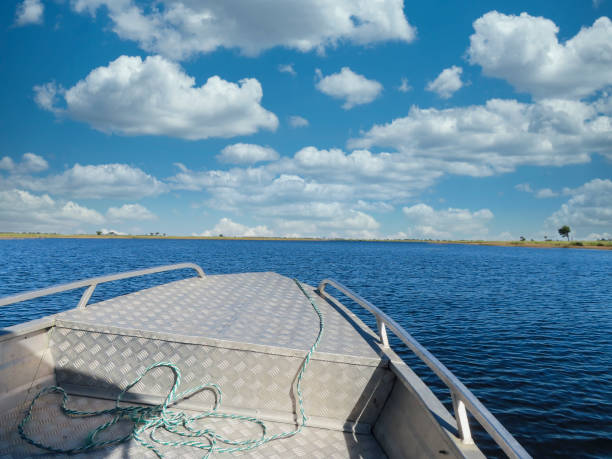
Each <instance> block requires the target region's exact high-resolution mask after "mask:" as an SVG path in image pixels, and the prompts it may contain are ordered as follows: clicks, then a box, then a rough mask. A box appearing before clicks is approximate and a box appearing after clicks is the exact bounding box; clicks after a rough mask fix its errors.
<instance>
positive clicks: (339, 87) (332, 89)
mask: <svg viewBox="0 0 612 459" xmlns="http://www.w3.org/2000/svg"><path fill="white" fill-rule="evenodd" d="M316 87H317V89H318V90H319V91H321V92H322V93H323V94H327V95H328V96H331V97H334V98H336V99H343V100H344V104H343V105H342V108H344V109H345V110H350V109H351V108H353V107H354V106H355V105H362V104H369V103H370V102H372V101H373V100H374V99H376V98H377V97H378V95H379V94H380V93H381V91H382V90H383V87H382V85H381V84H380V83H379V82H378V81H375V80H368V79H367V78H366V77H364V76H363V75H358V74H357V73H355V72H353V71H352V70H351V69H350V68H348V67H342V70H340V72H339V73H334V74H332V75H328V76H326V77H323V78H321V80H320V81H318V82H317V84H316Z"/></svg>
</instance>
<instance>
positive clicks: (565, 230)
mask: <svg viewBox="0 0 612 459" xmlns="http://www.w3.org/2000/svg"><path fill="white" fill-rule="evenodd" d="M571 231H572V230H571V229H570V227H569V226H567V225H563V226H562V227H561V228H559V234H560V235H561V237H566V238H567V241H568V242H569V234H570V232H571Z"/></svg>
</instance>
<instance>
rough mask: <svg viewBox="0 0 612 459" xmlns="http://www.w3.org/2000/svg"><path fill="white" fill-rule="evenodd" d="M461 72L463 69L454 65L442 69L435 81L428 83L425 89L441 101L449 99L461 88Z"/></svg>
mask: <svg viewBox="0 0 612 459" xmlns="http://www.w3.org/2000/svg"><path fill="white" fill-rule="evenodd" d="M462 72H463V69H462V68H461V67H457V66H456V65H453V66H452V67H449V68H447V69H444V70H442V73H440V75H438V77H437V78H436V79H435V80H433V81H431V82H429V84H428V85H427V88H426V89H427V90H428V91H431V92H435V93H436V94H438V96H440V97H441V98H442V99H449V98H450V97H451V96H452V95H453V94H455V92H457V91H458V90H459V89H461V87H462V86H463V81H461V73H462Z"/></svg>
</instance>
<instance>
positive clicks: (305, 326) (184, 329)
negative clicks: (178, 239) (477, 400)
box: [0, 273, 483, 458]
mask: <svg viewBox="0 0 612 459" xmlns="http://www.w3.org/2000/svg"><path fill="white" fill-rule="evenodd" d="M84 285H85V284H84ZM304 287H305V288H306V292H307V295H308V296H309V297H310V298H311V299H312V300H313V301H314V302H315V304H316V305H317V307H318V308H319V309H320V311H321V313H322V316H323V318H324V323H325V330H324V333H323V337H322V339H321V342H320V343H319V346H318V347H317V350H316V352H315V353H314V354H313V355H312V358H311V359H310V362H309V366H308V368H307V370H306V372H305V374H304V378H303V381H302V390H303V397H304V409H305V412H306V416H307V417H308V422H307V427H305V428H304V430H303V431H302V432H300V433H299V434H296V435H294V436H291V437H289V438H284V439H278V440H273V441H271V442H269V443H266V444H264V445H262V446H260V447H257V448H255V449H252V450H249V451H243V452H235V453H232V454H231V455H235V456H241V457H254V458H255V457H257V458H260V457H261V458H263V457H279V458H281V457H282V458H287V457H321V458H323V457H332V458H379V457H391V458H403V457H483V456H482V454H481V453H480V451H479V449H478V448H477V447H476V446H475V445H474V444H472V443H470V442H469V441H468V442H462V441H461V439H460V438H459V434H458V431H457V424H456V422H455V419H454V418H453V417H452V416H451V415H450V414H449V413H448V411H447V410H446V409H445V408H444V407H443V406H442V404H441V403H440V402H439V401H438V399H437V398H436V397H435V396H434V395H433V393H431V391H430V390H429V389H428V388H427V387H426V386H425V385H424V384H423V382H422V381H421V380H420V379H419V378H418V377H417V376H416V375H415V374H414V373H413V372H412V371H411V370H410V369H409V368H408V367H407V366H406V365H405V364H404V363H403V362H401V360H400V359H399V358H398V357H397V356H396V355H395V354H394V353H393V351H391V350H390V349H389V348H388V347H387V346H385V345H384V344H385V343H384V342H381V340H380V337H379V336H378V335H377V334H376V333H374V332H373V331H372V330H371V329H369V328H368V327H367V326H366V325H364V324H363V323H362V322H361V321H360V320H359V319H358V318H357V317H356V316H355V315H354V314H352V313H351V312H350V311H349V310H348V309H346V308H345V307H344V306H343V305H342V304H341V303H339V302H338V301H327V300H326V299H324V298H323V297H322V296H321V295H320V294H319V293H320V292H318V291H316V290H314V289H313V288H312V287H309V286H304ZM91 291H93V289H91ZM0 300H1V299H0ZM0 305H1V304H0ZM7 331H8V333H7V334H6V335H4V336H2V335H0V346H1V347H0V349H2V351H3V353H2V354H0V357H1V360H0V409H3V410H4V412H5V413H6V414H5V415H4V416H3V417H2V418H0V458H4V457H11V458H12V457H40V455H41V454H45V452H44V451H42V450H40V449H38V448H36V447H34V446H31V445H29V444H27V443H25V442H24V441H23V440H22V439H21V438H20V436H19V434H18V432H17V425H18V423H19V422H20V421H21V419H22V418H23V415H24V412H25V410H26V409H27V407H28V405H29V400H31V399H32V397H33V396H34V395H35V394H36V393H37V392H38V390H39V389H40V388H41V387H42V386H45V385H50V384H56V385H59V386H62V387H63V388H65V389H66V390H67V392H68V393H69V394H70V395H71V398H70V400H69V403H68V407H69V408H75V409H82V410H99V409H104V408H110V407H112V406H113V405H114V400H115V399H116V397H117V395H118V394H119V393H120V392H121V391H122V389H123V388H125V387H126V386H128V385H129V384H130V383H131V382H132V381H134V380H135V379H136V378H137V377H138V376H139V375H140V374H142V373H143V372H144V371H145V369H146V368H148V367H149V366H150V365H152V364H154V363H156V362H172V363H174V364H176V365H177V366H178V367H179V369H180V370H181V373H182V379H181V386H180V390H185V389H188V388H190V387H194V386H197V385H199V384H202V383H211V382H214V383H216V384H218V385H219V386H220V387H221V389H222V390H223V403H222V405H221V407H220V408H219V411H220V412H227V413H236V414H239V415H246V416H254V417H257V418H259V419H262V420H264V421H265V422H266V424H267V425H268V427H269V429H270V431H269V433H268V434H269V435H270V434H274V433H280V432H286V431H291V430H293V429H295V428H296V425H298V424H299V421H300V417H299V415H298V414H297V413H299V409H298V402H297V396H296V383H297V376H298V372H299V370H300V367H301V365H302V363H303V361H304V358H305V356H306V354H307V352H308V351H309V349H310V347H311V346H312V344H313V342H314V341H315V339H316V337H317V334H318V331H319V318H318V316H317V314H316V313H315V311H314V310H313V307H312V305H311V303H310V299H309V298H308V297H307V296H306V295H305V294H304V293H303V292H302V291H301V290H300V288H299V287H298V286H297V284H296V283H295V282H294V281H293V280H292V279H289V278H287V277H284V276H281V275H278V274H275V273H245V274H229V275H209V276H204V277H195V278H189V279H185V280H181V281H176V282H172V283H169V284H164V285H160V286H157V287H153V288H149V289H146V290H142V291H138V292H135V293H131V294H128V295H124V296H120V297H117V298H113V299H110V300H107V301H103V302H100V303H96V304H91V305H89V306H87V308H79V309H73V310H69V311H66V312H63V313H60V314H57V315H55V316H52V317H50V318H47V319H44V320H43V321H42V322H41V321H34V322H32V323H30V324H23V325H19V326H15V327H10V328H9V329H7ZM385 338H386V336H385ZM383 341H384V340H383ZM166 370H167V369H162V368H155V369H153V370H152V371H151V372H150V373H149V374H147V376H145V377H144V378H143V379H142V380H141V381H140V382H139V383H138V384H136V385H135V386H134V387H133V388H132V389H131V390H130V391H129V392H128V393H127V394H126V396H125V397H124V400H125V401H126V402H130V403H134V404H143V405H148V404H159V403H161V401H162V400H163V399H164V398H165V397H166V395H167V394H168V392H169V390H170V388H171V387H172V383H173V376H172V374H171V373H170V372H169V371H166ZM60 398H61V397H59V395H57V394H51V395H47V396H45V397H44V399H40V401H39V402H40V403H37V404H36V405H35V407H34V410H33V416H32V420H31V423H30V424H28V426H27V432H28V434H29V435H30V436H31V437H33V438H37V439H39V440H40V441H42V442H43V443H46V444H53V445H56V446H57V447H60V448H63V449H65V448H71V447H74V446H76V445H77V444H78V443H79V442H82V441H83V439H84V438H85V437H86V435H87V432H89V431H90V430H91V429H92V428H95V427H96V426H97V425H100V424H101V423H102V422H104V419H103V417H98V418H86V419H85V420H83V419H78V420H75V419H71V418H68V417H66V416H64V415H63V414H61V413H60V411H59V402H60ZM214 403H215V396H214V394H213V393H212V392H210V391H202V392H199V393H197V394H194V395H193V396H190V397H188V398H186V399H184V400H182V401H180V402H179V403H178V404H177V405H176V409H180V410H184V411H185V412H186V413H187V414H195V413H198V412H202V411H207V410H209V409H210V408H211V406H213V404H214ZM173 408H174V407H173ZM203 421H204V420H202V421H198V422H203ZM205 421H206V423H207V424H206V425H207V426H209V425H210V424H211V423H212V424H213V425H214V427H215V429H216V430H217V431H218V432H220V433H222V434H223V435H225V436H226V437H228V438H232V439H244V438H253V437H255V438H257V436H258V433H259V432H258V429H259V427H258V426H254V425H253V424H248V423H246V424H245V423H243V422H239V421H236V420H232V419H206V420H205ZM197 427H198V428H199V427H200V426H199V424H198V425H197ZM114 429H118V430H113V432H112V433H113V436H116V434H117V432H118V431H121V429H128V426H127V423H126V425H123V424H121V423H120V424H119V425H118V426H115V427H114ZM126 432H127V430H126ZM168 440H169V438H168ZM161 452H162V453H163V454H164V455H165V456H166V457H202V456H203V455H204V454H203V451H202V450H199V449H196V448H190V447H181V448H176V447H166V446H164V447H161ZM81 455H83V456H87V457H155V454H154V453H153V452H152V451H149V450H147V449H145V448H144V447H143V446H142V445H140V444H138V443H137V442H136V441H135V440H134V439H132V440H129V441H128V442H125V443H122V444H120V445H116V446H112V447H107V448H103V449H96V450H92V451H90V452H88V453H82V454H81ZM78 456H80V455H78ZM213 456H214V457H217V456H218V457H223V456H227V457H229V456H230V455H229V454H225V453H215V454H214V455H213Z"/></svg>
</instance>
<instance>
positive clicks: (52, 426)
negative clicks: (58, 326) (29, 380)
mask: <svg viewBox="0 0 612 459" xmlns="http://www.w3.org/2000/svg"><path fill="white" fill-rule="evenodd" d="M59 405H60V396H59V395H58V394H50V395H48V396H46V397H44V398H42V399H40V400H39V403H37V405H36V406H35V408H34V411H33V416H32V421H31V423H30V424H29V426H28V428H27V432H28V434H30V435H31V436H32V437H34V438H36V439H37V440H39V441H42V442H44V443H47V444H51V445H54V446H57V447H61V448H64V449H66V448H72V447H76V446H78V445H79V444H81V443H82V441H83V439H84V438H85V437H86V435H87V433H88V432H89V431H91V430H92V429H94V428H95V427H97V426H98V425H100V424H102V422H104V421H106V420H109V419H110V416H99V417H95V418H79V419H76V420H75V419H71V418H68V417H66V416H65V415H64V414H63V413H61V411H60V409H59ZM68 406H69V407H70V408H73V409H78V410H84V411H93V410H100V409H105V408H110V407H112V406H113V402H111V401H109V400H98V399H92V398H88V397H71V398H70V400H69V403H68ZM188 414H190V415H193V414H195V413H193V412H188ZM23 415H24V408H23V407H21V408H20V409H14V410H12V411H10V412H8V413H3V416H2V418H0V458H3V459H5V458H6V459H9V458H40V457H53V458H59V457H66V458H68V457H70V458H75V457H87V458H117V459H119V458H142V457H151V458H154V457H156V456H155V455H154V454H153V453H152V452H151V451H149V450H147V449H145V448H144V447H142V446H140V444H138V443H136V442H135V441H134V440H132V441H130V442H126V443H122V444H120V445H117V446H114V447H109V448H103V449H99V450H94V451H91V452H89V453H87V454H76V455H70V456H66V455H57V454H45V452H44V451H42V450H40V449H38V448H36V447H34V446H31V445H29V444H27V443H25V442H24V441H23V440H22V439H21V438H20V437H19V434H18V433H17V425H18V424H19V422H20V421H21V419H23ZM209 421H211V422H209ZM215 421H216V422H215ZM213 424H214V428H215V429H216V430H217V431H218V432H220V433H221V434H223V435H225V436H226V437H227V438H232V439H244V438H252V437H257V436H258V434H259V433H260V431H259V430H257V427H256V426H253V425H249V424H244V423H238V422H237V421H232V420H208V421H207V423H206V424H205V425H206V426H213ZM267 425H268V427H269V428H270V434H275V433H278V432H284V431H288V430H292V429H293V428H294V426H292V425H291V424H281V423H270V422H268V423H267ZM197 426H198V427H202V426H201V425H199V424H198V425H197ZM116 427H117V426H116ZM128 431H129V425H128V424H124V425H123V426H119V427H117V430H115V431H114V432H110V433H111V434H112V435H111V436H112V437H114V436H119V433H120V432H122V433H124V434H126V433H127V432H128ZM160 437H161V435H160ZM174 438H176V437H174ZM100 439H104V437H100ZM160 449H161V450H162V452H163V453H164V455H165V457H167V458H187V459H188V458H201V457H202V456H203V454H202V450H199V449H195V448H189V447H183V448H172V447H161V448H160ZM213 456H214V457H244V458H277V459H281V458H294V457H304V458H321V459H323V458H334V459H342V458H347V459H348V458H351V459H354V458H384V457H386V456H385V455H384V453H383V451H382V450H381V449H380V446H379V445H378V443H377V442H376V440H375V439H374V438H373V437H372V436H371V435H362V434H360V435H355V434H349V433H344V432H340V431H334V430H327V429H316V428H311V427H306V428H305V429H304V430H303V431H302V432H301V433H300V434H298V435H296V436H294V437H290V438H287V439H283V440H275V441H273V442H271V443H268V444H266V445H263V446H261V447H259V448H257V449H255V450H251V451H248V452H242V453H233V454H231V455H229V454H215V455H213Z"/></svg>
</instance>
